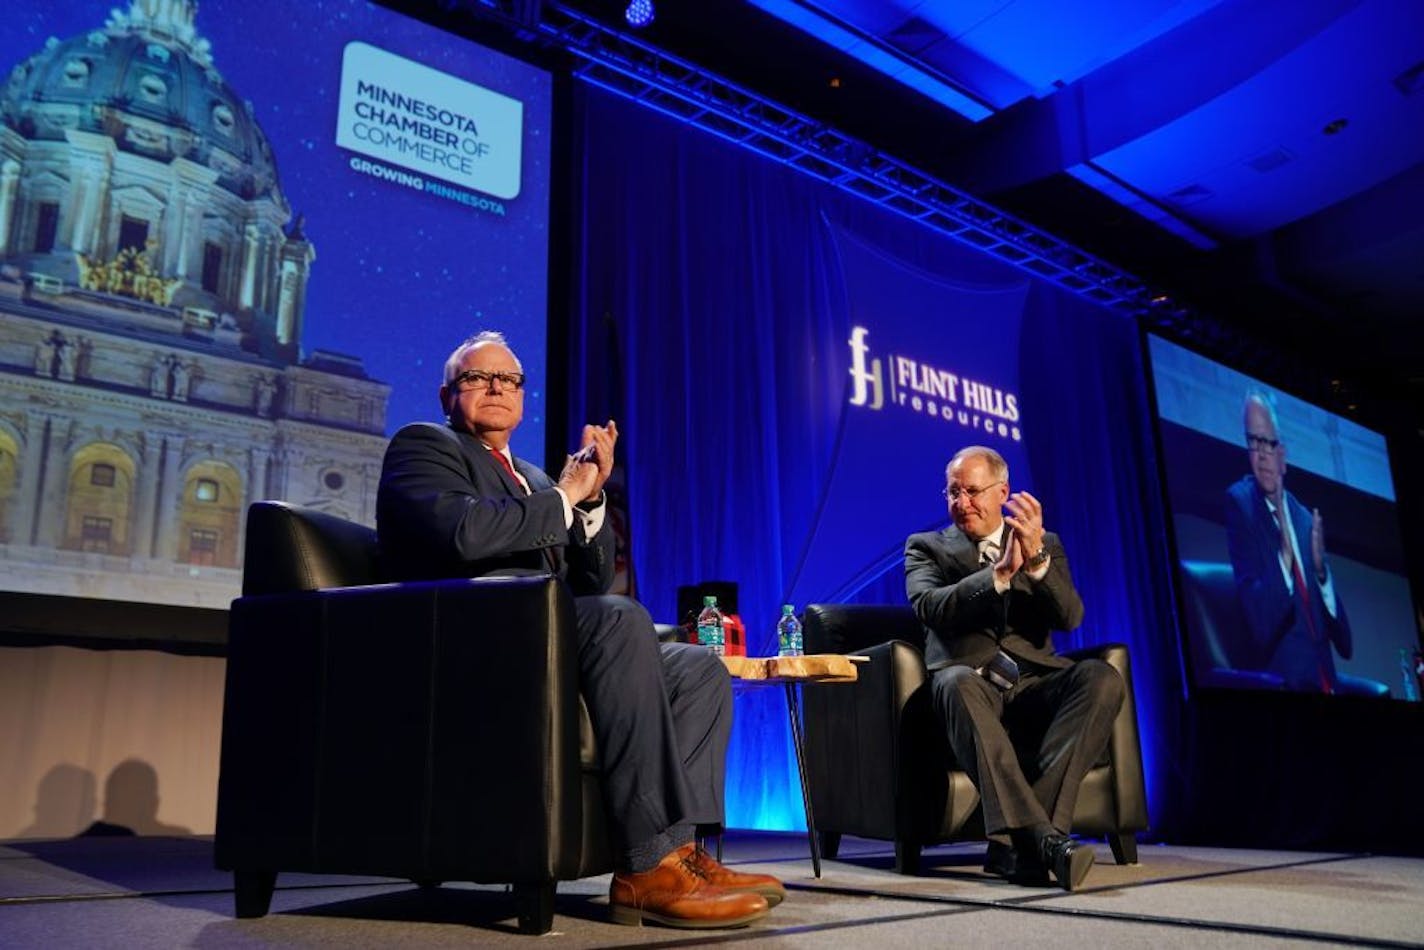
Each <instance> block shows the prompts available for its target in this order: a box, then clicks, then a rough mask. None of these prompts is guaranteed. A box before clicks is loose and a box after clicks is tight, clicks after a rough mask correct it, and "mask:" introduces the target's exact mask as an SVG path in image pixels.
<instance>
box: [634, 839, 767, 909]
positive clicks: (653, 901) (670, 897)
mask: <svg viewBox="0 0 1424 950" xmlns="http://www.w3.org/2000/svg"><path fill="white" fill-rule="evenodd" d="M692 847H694V846H692V845H689V846H687V847H684V848H678V849H677V850H676V851H671V852H669V853H668V854H667V856H666V857H664V858H663V859H662V861H660V862H658V866H657V867H655V868H653V869H651V870H648V871H641V872H638V873H636V874H633V873H624V872H619V873H617V874H614V875H613V883H612V884H611V885H609V888H608V913H609V916H610V917H611V918H612V920H613V922H614V923H616V924H630V925H632V926H634V927H639V926H642V923H643V921H645V920H651V921H655V922H656V923H660V924H666V925H667V926H669V927H690V928H703V927H745V926H746V925H747V924H749V923H751V922H752V921H754V920H756V919H758V918H760V917H762V916H765V914H766V911H767V905H766V900H765V898H763V897H762V896H761V895H760V894H753V893H750V892H747V891H729V890H727V889H726V888H722V887H718V886H716V885H715V884H713V883H711V882H710V881H708V880H707V878H706V877H705V876H703V874H702V872H701V871H700V870H699V869H698V867H697V864H696V863H695V862H694V861H693V860H692V858H691V855H690V854H689V853H688V848H692Z"/></svg>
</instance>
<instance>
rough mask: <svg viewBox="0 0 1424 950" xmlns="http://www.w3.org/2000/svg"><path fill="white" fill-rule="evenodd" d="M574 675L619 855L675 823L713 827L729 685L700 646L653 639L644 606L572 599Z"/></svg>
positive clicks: (718, 811) (728, 722) (728, 723)
mask: <svg viewBox="0 0 1424 950" xmlns="http://www.w3.org/2000/svg"><path fill="white" fill-rule="evenodd" d="M574 608H575V613H576V614H577V617H578V634H579V676H580V689H581V690H582V692H583V697H584V702H586V703H587V704H588V714H589V718H590V719H591V720H592V722H593V731H594V736H595V737H596V738H597V740H598V753H599V759H600V761H601V762H602V765H603V790H604V798H605V800H606V801H607V805H608V813H609V817H610V819H611V821H612V824H613V835H614V847H615V848H617V849H618V850H619V851H620V852H621V853H622V854H623V856H624V858H625V859H626V858H627V856H628V855H629V854H633V853H637V852H639V851H640V850H645V849H646V846H647V845H648V843H649V842H652V841H654V840H655V839H657V838H659V837H660V836H665V835H666V834H667V832H668V831H669V829H671V828H673V826H675V825H694V824H720V823H721V822H722V786H723V783H724V779H725V772H726V760H727V740H728V738H729V737H730V736H731V732H732V685H731V678H730V677H729V676H728V674H727V669H726V667H725V666H723V665H722V661H721V660H720V659H718V658H717V657H715V656H713V655H712V654H711V653H709V652H708V651H707V650H706V649H705V648H703V647H699V646H693V645H690V644H686V643H659V642H658V638H657V634H656V633H655V632H654V630H653V620H652V618H651V617H650V616H649V615H648V612H647V610H646V609H644V608H643V605H642V604H639V603H638V602H637V601H635V600H631V599H629V598H627V597H618V596H604V597H576V598H574Z"/></svg>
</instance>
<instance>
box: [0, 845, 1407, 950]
mask: <svg viewBox="0 0 1424 950" xmlns="http://www.w3.org/2000/svg"><path fill="white" fill-rule="evenodd" d="M982 854H983V845H982V843H981V844H964V845H955V846H945V847H939V848H933V849H928V850H926V852H925V855H924V862H923V863H924V870H923V873H922V874H921V875H920V876H918V877H903V876H901V875H898V874H896V873H895V872H894V869H893V862H894V857H893V849H892V848H891V847H890V845H889V843H888V842H879V841H865V840H861V839H854V838H848V839H846V840H845V841H844V842H843V843H842V846H841V852H840V855H839V857H838V858H837V860H834V861H826V862H824V866H823V876H822V877H821V878H820V879H819V880H818V879H816V878H815V877H813V876H812V873H811V862H810V858H809V854H808V851H807V844H806V838H805V836H804V835H795V834H769V833H752V832H734V833H732V834H729V835H728V836H727V839H726V841H725V845H724V852H723V859H724V861H726V863H728V864H731V865H734V866H737V867H743V868H748V869H756V870H759V871H766V872H769V873H772V874H776V875H778V876H780V877H781V878H782V879H783V880H784V881H785V882H786V885H787V888H788V891H789V893H788V896H787V899H786V901H785V903H783V904H782V905H781V906H780V907H777V908H776V909H775V910H773V911H772V912H771V913H770V914H769V915H768V916H767V917H766V918H764V919H763V920H762V921H760V922H758V923H756V924H753V925H752V926H751V927H749V928H746V929H743V930H736V931H704V932H695V931H679V930H671V929H667V928H661V927H651V926H649V927H643V928H633V927H622V926H618V925H616V924H612V923H609V922H608V921H607V919H606V917H607V906H606V904H607V894H608V877H607V876H603V877H597V878H588V879H585V880H582V881H573V882H570V883H567V884H561V885H560V886H559V894H558V899H557V904H556V912H555V913H556V915H555V918H554V931H553V933H552V934H549V935H546V936H543V937H529V936H524V935H521V934H519V933H518V932H517V931H516V929H515V921H514V919H513V913H514V908H513V901H512V899H511V898H510V896H509V895H508V894H507V893H506V892H505V891H504V889H503V888H502V887H487V886H475V885H468V884H447V885H445V886H443V887H440V888H438V889H434V890H425V891H422V890H420V889H419V888H416V887H415V886H414V885H412V884H411V883H409V882H407V881H393V880H389V879H384V878H353V877H331V876H316V875H307V874H283V875H280V876H279V877H278V879H277V893H276V896H275V897H274V898H273V901H272V913H271V914H269V915H268V916H266V917H263V918H260V919H255V920H237V919H234V918H233V916H232V884H231V878H230V876H229V875H227V874H225V873H223V872H220V871H217V870H214V869H213V866H212V840H211V839H210V838H133V837H129V838H75V839H66V840H58V841H11V842H8V843H6V844H0V947H3V948H12V947H15V948H37V950H56V948H68V947H123V948H144V947H162V948H168V947H219V948H228V947H302V948H310V947H389V946H402V947H446V946H449V947H455V946H460V947H468V946H472V945H473V946H508V947H517V946H519V947H532V946H535V945H539V946H549V945H550V944H551V943H552V944H557V945H558V946H562V947H570V948H574V947H578V948H582V947H625V946H627V947H676V946H693V945H705V944H711V943H719V944H737V943H742V944H746V945H749V946H751V945H761V944H770V943H775V944H776V945H778V946H788V947H795V946H806V947H812V946H814V947H817V948H827V947H830V948H836V947H846V948H854V950H867V948H869V947H882V946H887V947H889V946H903V947H912V946H915V947H923V948H929V947H956V948H960V947H996V948H1003V947H1006V946H1009V947H1013V946H1023V947H1032V946H1055V947H1114V948H1116V947H1150V948H1152V950H1164V948H1172V947H1192V948H1199V947H1253V948H1258V947H1321V946H1355V947H1421V948H1424V859H1420V858H1401V857H1386V856H1376V855H1368V854H1340V853H1313V852H1312V853H1306V852H1281V851H1248V850H1232V849H1223V848H1197V847H1173V846H1166V845H1147V846H1143V847H1142V848H1141V853H1140V858H1141V861H1140V863H1139V864H1137V865H1133V866H1128V867H1119V866H1117V865H1115V864H1113V863H1112V854H1111V852H1110V851H1109V850H1108V848H1107V847H1106V846H1105V845H1101V844H1100V845H1099V846H1098V848H1097V857H1098V861H1099V862H1100V863H1099V864H1098V865H1097V866H1096V867H1095V868H1094V870H1093V872H1092V874H1091V875H1090V876H1089V878H1088V880H1087V883H1086V886H1085V888H1084V889H1083V890H1081V891H1079V892H1077V893H1073V894H1068V893H1065V892H1063V891H1061V890H1057V889H1051V890H1050V889H1028V888H1022V887H1017V886H1015V885H1012V884H1008V883H1005V882H1002V881H999V880H997V879H995V878H991V877H989V876H987V875H985V874H984V873H983V872H982V870H981V869H980V864H981V861H982Z"/></svg>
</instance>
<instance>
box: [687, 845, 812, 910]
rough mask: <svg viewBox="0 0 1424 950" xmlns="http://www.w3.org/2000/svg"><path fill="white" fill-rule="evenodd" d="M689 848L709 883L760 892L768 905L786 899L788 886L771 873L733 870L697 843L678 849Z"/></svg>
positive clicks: (693, 860) (692, 857)
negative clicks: (783, 885) (745, 872)
mask: <svg viewBox="0 0 1424 950" xmlns="http://www.w3.org/2000/svg"><path fill="white" fill-rule="evenodd" d="M687 848H691V849H692V852H691V854H689V855H688V857H689V858H690V859H691V860H692V863H693V864H696V865H697V870H698V871H700V872H701V873H702V876H703V877H705V878H707V881H708V883H710V884H715V885H717V886H718V887H720V888H723V889H724V890H728V891H747V892H749V893H752V894H760V895H761V896H762V897H764V898H766V906H768V907H775V906H776V905H777V904H780V903H781V902H782V901H784V900H786V888H784V887H782V886H781V882H780V881H778V880H777V879H776V878H774V877H772V876H771V875H770V874H743V873H742V872H741V871H733V870H732V869H731V868H729V867H727V866H726V865H725V864H723V863H722V862H721V861H718V860H717V859H716V858H714V857H712V855H710V854H708V853H707V852H706V851H704V850H702V849H701V848H699V847H697V845H695V844H689V845H686V846H685V847H683V848H679V849H678V850H679V851H684V850H686V849H687Z"/></svg>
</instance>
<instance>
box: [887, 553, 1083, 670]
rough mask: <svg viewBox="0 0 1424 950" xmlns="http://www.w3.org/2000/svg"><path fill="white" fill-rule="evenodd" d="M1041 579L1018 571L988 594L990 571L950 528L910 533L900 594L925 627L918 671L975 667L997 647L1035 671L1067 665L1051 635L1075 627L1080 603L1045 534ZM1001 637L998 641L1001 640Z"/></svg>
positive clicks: (1062, 559)
mask: <svg viewBox="0 0 1424 950" xmlns="http://www.w3.org/2000/svg"><path fill="white" fill-rule="evenodd" d="M1043 544H1044V547H1046V548H1048V554H1049V557H1050V558H1052V560H1051V561H1050V563H1049V567H1048V573H1047V574H1046V575H1045V576H1044V578H1043V580H1041V581H1034V580H1030V579H1029V578H1028V577H1027V576H1025V575H1024V574H1023V573H1022V572H1020V573H1019V574H1016V575H1014V579H1013V581H1012V582H1011V583H1010V586H1009V590H1008V591H1007V593H1005V594H1000V593H999V592H998V591H996V590H995V589H994V572H993V570H991V569H990V568H988V567H984V566H982V565H980V563H979V549H978V546H977V545H976V544H975V543H974V542H973V541H971V540H970V539H969V537H968V536H966V535H965V534H964V532H962V531H960V530H959V529H958V528H956V527H955V526H954V525H950V526H949V527H947V528H945V529H944V530H943V531H925V532H922V533H920V534H912V535H910V537H909V539H908V540H906V542H905V592H906V593H907V594H908V595H909V598H910V604H911V605H912V606H913V607H914V608H915V616H917V617H919V619H920V623H922V624H924V625H925V628H926V630H927V631H928V636H927V637H926V639H925V665H926V666H927V667H929V668H930V669H931V670H937V669H940V668H941V667H946V666H952V665H955V664H963V665H965V666H972V667H975V668H978V667H980V666H983V665H984V664H985V663H987V662H989V659H990V658H991V657H993V656H994V654H995V653H997V652H998V651H999V648H1000V646H1001V645H1002V646H1003V648H1004V650H1005V651H1006V652H1008V653H1009V654H1010V655H1012V656H1014V657H1016V658H1018V659H1020V660H1029V661H1032V662H1034V663H1037V664H1038V665H1040V666H1046V667H1066V666H1069V665H1071V662H1070V661H1069V660H1068V659H1067V658H1066V657H1062V656H1059V655H1058V653H1057V652H1056V651H1055V650H1054V647H1053V639H1052V637H1051V636H1049V634H1050V632H1051V631H1053V630H1072V629H1073V628H1075V627H1077V626H1078V624H1080V623H1082V622H1083V601H1082V599H1081V598H1080V597H1079V596H1078V590H1077V588H1075V587H1074V586H1073V577H1072V575H1071V574H1070V573H1069V572H1068V555H1067V554H1066V553H1065V552H1064V550H1063V544H1062V542H1060V541H1059V540H1058V535H1056V534H1054V533H1053V532H1051V531H1049V532H1045V534H1044V536H1043ZM1001 634H1002V639H1001Z"/></svg>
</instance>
